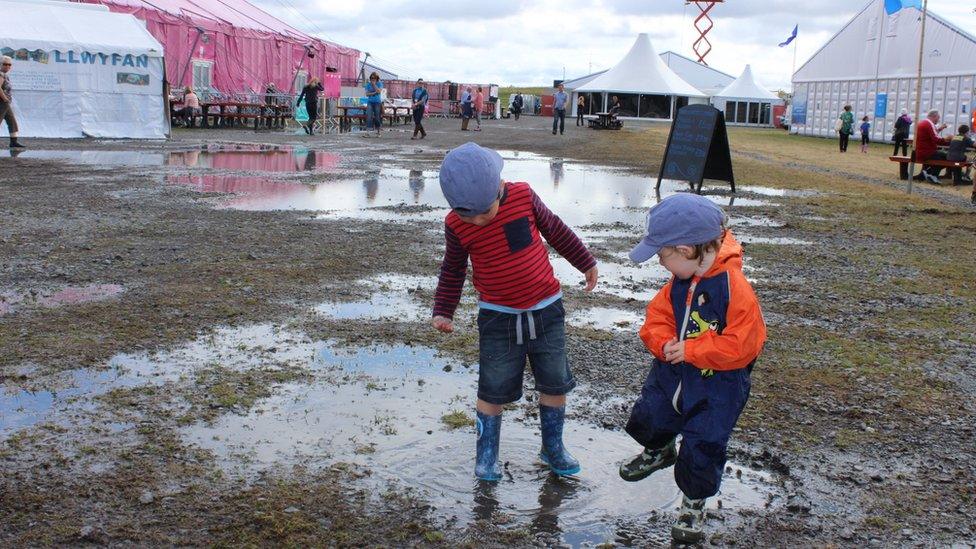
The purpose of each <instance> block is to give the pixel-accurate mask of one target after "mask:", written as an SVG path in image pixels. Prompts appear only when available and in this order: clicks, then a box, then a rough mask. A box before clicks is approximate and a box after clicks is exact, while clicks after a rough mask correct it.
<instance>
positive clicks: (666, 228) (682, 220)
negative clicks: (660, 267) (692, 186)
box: [630, 193, 725, 263]
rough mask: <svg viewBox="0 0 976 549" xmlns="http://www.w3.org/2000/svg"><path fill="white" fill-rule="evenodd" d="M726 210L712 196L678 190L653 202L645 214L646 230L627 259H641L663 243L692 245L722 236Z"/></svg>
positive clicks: (644, 258)
mask: <svg viewBox="0 0 976 549" xmlns="http://www.w3.org/2000/svg"><path fill="white" fill-rule="evenodd" d="M724 224H725V212H723V211H722V208H719V207H718V206H717V205H715V203H714V202H712V201H711V200H709V199H707V198H705V197H703V196H700V195H697V194H693V193H678V194H676V195H673V196H669V197H667V198H665V199H664V200H662V201H661V202H660V203H658V204H656V205H654V206H653V207H652V208H651V211H650V212H649V213H648V215H647V234H646V235H645V236H644V239H643V240H641V241H640V243H639V244H637V246H634V249H633V250H631V251H630V259H631V260H633V261H635V262H637V263H643V262H645V261H647V260H648V259H650V258H652V257H653V256H654V255H655V254H657V253H658V252H660V251H661V248H663V247H665V246H694V245H696V244H704V243H706V242H711V241H712V240H715V239H716V238H718V237H720V236H722V226H723V225H724Z"/></svg>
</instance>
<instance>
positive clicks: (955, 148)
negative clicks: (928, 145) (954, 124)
mask: <svg viewBox="0 0 976 549" xmlns="http://www.w3.org/2000/svg"><path fill="white" fill-rule="evenodd" d="M968 134H969V126H967V125H965V124H963V125H962V126H959V128H957V133H956V135H955V136H953V137H952V140H951V141H949V151H948V152H947V153H946V160H949V161H952V162H965V161H966V151H968V150H969V149H971V148H972V147H973V140H972V139H970V137H969V135H968ZM971 172H972V167H971V166H970V167H967V168H966V175H965V177H964V176H963V175H962V169H961V168H952V182H953V183H954V184H956V185H962V184H964V183H972V182H973V180H972V178H971V177H970V173H971Z"/></svg>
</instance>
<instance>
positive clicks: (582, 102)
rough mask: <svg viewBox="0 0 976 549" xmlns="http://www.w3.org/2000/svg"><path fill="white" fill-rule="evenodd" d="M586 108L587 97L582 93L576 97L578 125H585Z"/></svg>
mask: <svg viewBox="0 0 976 549" xmlns="http://www.w3.org/2000/svg"><path fill="white" fill-rule="evenodd" d="M584 109H586V98H585V97H583V96H582V95H580V96H579V97H577V98H576V125H577V126H582V125H583V110H584Z"/></svg>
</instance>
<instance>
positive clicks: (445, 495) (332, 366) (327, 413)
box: [0, 325, 778, 546]
mask: <svg viewBox="0 0 976 549" xmlns="http://www.w3.org/2000/svg"><path fill="white" fill-rule="evenodd" d="M215 362H216V363H220V364H221V365H223V366H226V367H227V368H231V369H234V370H238V371H243V370H247V369H249V368H266V367H268V366H269V365H274V364H281V363H283V362H287V363H289V364H292V365H298V366H301V367H304V368H306V369H307V370H308V371H309V372H310V373H311V375H310V377H308V378H306V379H303V381H301V382H294V383H285V384H282V385H278V386H275V387H272V388H271V392H272V396H270V397H267V398H264V399H261V400H258V401H257V402H256V403H255V404H254V406H253V407H252V408H251V409H250V410H247V411H246V412H243V413H233V412H228V413H226V414H224V415H221V416H218V417H217V419H216V420H215V421H213V422H212V423H207V422H204V421H199V422H197V423H195V424H190V425H188V426H185V427H182V428H181V434H182V436H183V438H184V441H185V442H186V443H189V444H194V445H198V446H200V447H202V448H204V449H207V450H210V451H211V452H212V453H213V454H214V456H215V457H216V459H217V461H218V463H219V464H220V466H221V467H222V468H223V469H224V470H225V471H226V472H227V473H228V474H232V475H235V476H240V477H242V478H255V475H257V474H258V473H259V472H261V471H262V470H267V469H273V468H279V469H280V468H287V467H291V466H293V465H302V466H307V467H312V468H317V467H323V468H324V467H329V466H332V465H335V464H339V463H345V464H353V465H355V466H356V467H358V468H359V469H360V470H362V471H364V472H365V474H364V475H363V476H362V478H361V480H359V481H357V482H361V483H362V484H363V486H364V487H365V488H367V489H369V490H371V491H373V492H374V493H377V494H378V493H381V491H382V490H385V489H386V488H387V486H388V485H390V484H391V483H392V484H394V485H396V486H398V487H400V488H401V489H410V490H413V491H414V492H415V493H416V494H417V495H418V496H420V497H422V498H424V499H425V500H426V501H429V503H430V505H431V506H432V509H433V511H434V513H435V514H436V515H437V516H438V517H440V518H441V519H442V520H444V521H446V522H448V523H451V524H454V525H464V524H468V523H471V522H472V521H475V520H479V519H484V520H491V521H494V522H498V523H505V524H510V525H512V526H513V527H518V528H524V529H526V530H528V531H530V532H532V533H533V534H540V533H541V534H548V535H556V536H559V537H560V538H561V539H562V540H563V541H564V542H566V543H568V544H570V545H572V546H580V545H583V544H587V543H600V542H604V541H610V540H613V539H615V538H616V537H617V535H618V534H617V532H616V530H615V527H614V524H615V523H616V522H617V521H619V520H625V521H626V520H637V521H641V520H644V519H646V518H647V517H649V516H650V514H651V513H652V512H662V511H665V512H672V511H674V510H675V509H676V508H677V506H678V504H679V500H680V493H679V491H678V489H677V488H676V486H675V484H674V480H673V477H672V474H673V473H672V471H671V470H666V471H662V472H659V473H657V474H655V475H653V476H651V477H650V478H648V479H646V480H644V481H642V482H640V483H636V484H630V483H626V482H624V481H622V480H620V479H619V477H618V476H617V466H618V462H619V461H621V460H623V459H625V458H628V457H630V456H631V455H633V454H635V453H636V452H637V451H639V450H640V448H639V446H638V445H637V444H636V443H634V442H633V441H632V440H631V439H630V437H629V436H628V435H626V434H625V433H624V432H623V431H622V430H619V429H618V430H608V429H604V428H602V427H598V426H595V425H592V424H590V423H588V422H586V421H582V420H578V419H575V418H572V417H570V419H569V420H568V421H567V425H566V429H565V439H566V442H567V444H568V447H569V448H570V449H571V450H572V451H573V453H574V454H575V455H576V457H577V458H578V459H579V460H580V461H581V463H582V464H583V470H582V472H581V473H580V474H579V475H578V476H575V477H572V478H557V477H555V476H553V475H551V474H550V473H549V472H548V470H547V469H546V468H545V467H544V466H543V465H542V464H541V463H539V462H538V459H537V454H538V450H539V444H540V442H539V440H540V437H539V427H538V419H537V414H536V407H535V403H533V402H528V401H526V400H523V401H522V402H521V403H520V404H519V405H517V406H511V407H509V409H507V410H506V412H505V415H504V423H503V427H502V445H501V456H500V457H501V459H502V461H503V462H504V464H505V465H504V468H505V476H504V478H503V480H502V481H500V482H498V483H497V484H495V485H489V484H484V483H480V482H478V481H477V480H476V479H475V478H474V476H473V464H474V461H473V459H474V447H475V432H474V428H473V427H472V426H471V425H470V423H469V422H468V421H467V420H470V419H471V418H472V416H473V402H474V395H475V390H476V385H477V367H476V366H475V365H470V364H462V363H460V362H458V361H456V360H452V359H449V358H445V357H442V356H440V355H439V353H438V352H437V351H435V350H434V349H430V348H426V347H419V346H405V345H400V344H389V345H376V346H369V347H357V348H349V347H344V346H342V345H340V344H339V343H337V342H335V341H329V340H326V341H312V340H309V339H308V338H306V337H304V336H302V335H301V334H297V333H293V332H290V331H289V330H287V329H283V328H279V327H276V326H272V325H258V326H251V327H248V328H241V329H229V328H227V329H221V330H218V331H216V332H215V333H213V334H211V335H209V336H206V337H201V338H200V339H198V340H196V341H194V342H191V343H189V344H187V345H186V346H184V347H181V348H178V349H175V350H172V351H167V352H162V353H157V354H140V355H120V356H118V357H116V358H114V359H112V360H111V361H110V362H109V364H108V367H107V368H106V369H104V370H101V371H98V372H90V371H88V370H79V371H76V372H69V373H66V374H62V375H61V376H60V383H61V385H63V386H62V387H61V388H60V389H59V390H58V391H53V390H47V389H45V390H34V391H31V390H29V389H27V388H20V387H15V386H13V385H8V386H0V426H2V427H0V439H3V438H6V437H8V436H10V435H11V434H12V433H14V432H16V431H18V430H20V429H22V428H24V427H26V426H29V425H31V424H33V423H37V422H40V421H45V422H52V423H55V424H61V425H65V426H71V425H81V424H84V423H86V422H87V423H91V422H94V421H96V419H94V418H96V417H101V416H98V414H97V413H96V412H97V410H99V409H100V407H102V408H103V409H104V407H105V406H108V405H107V404H105V403H101V402H100V401H99V398H98V397H99V396H100V395H104V394H105V393H106V392H107V391H109V390H111V389H113V388H118V387H136V386H140V385H161V384H163V383H175V384H180V383H184V384H185V383H187V382H188V380H189V379H192V378H191V377H190V375H189V374H190V373H192V372H193V371H194V370H197V369H201V368H205V367H206V366H207V365H208V364H213V363H215ZM42 379H44V378H42ZM45 382H50V383H54V380H51V379H46V381H45ZM34 383H37V381H35V382H34ZM527 386H528V387H531V381H530V380H527ZM187 390H193V388H192V387H189V388H187ZM527 394H528V395H533V393H532V392H531V391H527ZM585 395H586V388H585V387H582V388H580V389H578V390H577V391H576V392H575V393H574V396H571V398H570V406H569V410H570V414H572V410H573V405H572V400H573V398H587V397H586V396H585ZM176 405H178V403H177V404H176ZM103 415H104V414H103ZM448 417H449V418H451V419H452V420H453V421H451V422H448V421H446V418H448ZM103 422H104V420H103ZM448 423H450V425H449V424H448ZM110 426H111V427H112V428H114V429H132V428H134V427H133V426H131V425H129V426H127V425H110ZM777 494H778V489H777V488H776V486H775V483H774V482H773V479H771V478H770V477H769V476H768V475H767V474H766V473H765V472H761V471H754V470H751V469H748V468H746V467H742V466H739V465H737V464H733V463H730V464H729V466H728V468H727V474H726V475H725V479H724V481H723V486H722V491H721V494H720V495H718V496H717V497H716V498H713V499H712V500H711V503H710V505H711V506H712V507H713V508H718V507H722V508H724V509H733V510H736V511H738V510H748V509H755V510H759V509H764V508H765V507H766V506H768V505H769V504H770V502H771V501H773V499H775V498H776V495H777ZM717 512H721V511H717Z"/></svg>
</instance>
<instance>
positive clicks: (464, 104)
mask: <svg viewBox="0 0 976 549" xmlns="http://www.w3.org/2000/svg"><path fill="white" fill-rule="evenodd" d="M472 101H474V96H473V95H471V86H468V87H467V88H464V93H462V94H461V131H463V132H466V131H468V121H469V120H471V114H472V113H471V111H472Z"/></svg>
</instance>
